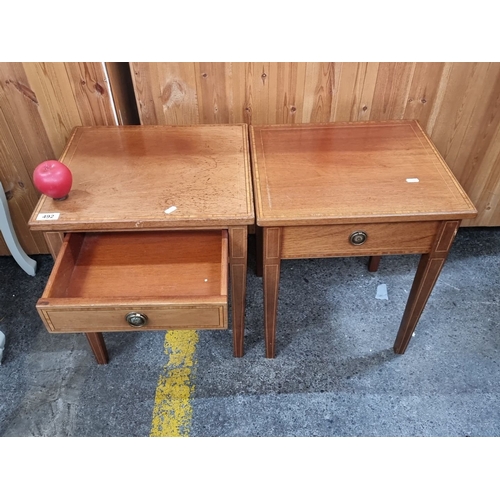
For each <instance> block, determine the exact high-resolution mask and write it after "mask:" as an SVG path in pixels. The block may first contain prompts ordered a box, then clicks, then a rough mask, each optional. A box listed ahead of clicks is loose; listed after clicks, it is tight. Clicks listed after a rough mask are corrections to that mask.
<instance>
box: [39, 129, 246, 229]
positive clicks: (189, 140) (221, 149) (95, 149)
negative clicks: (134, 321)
mask: <svg viewBox="0 0 500 500" xmlns="http://www.w3.org/2000/svg"><path fill="white" fill-rule="evenodd" d="M60 161H61V162H62V163H64V164H65V165H67V166H68V167H69V169H70V170H71V172H72V174H73V186H72V189H71V191H70V193H69V196H68V198H67V199H66V200H64V201H55V200H53V199H51V198H49V197H47V196H45V195H42V197H41V198H40V200H39V203H38V205H37V206H36V208H35V210H34V212H33V215H32V217H31V219H30V221H29V225H30V227H31V229H33V230H45V231H87V230H96V231H99V230H122V229H123V230H130V229H161V228H176V227H206V226H209V227H227V226H235V225H249V224H253V222H254V220H255V216H254V206H253V197H252V183H251V173H250V161H249V151H248V127H247V125H246V124H238V125H193V126H145V125H137V126H96V127H77V128H75V130H74V131H73V133H72V136H71V138H70V140H69V141H68V144H67V146H66V149H65V151H64V153H63V154H62V156H61V158H60ZM54 213H55V214H58V215H57V216H56V217H55V218H52V219H47V217H49V216H50V214H54ZM46 214H49V216H48V215H46Z"/></svg>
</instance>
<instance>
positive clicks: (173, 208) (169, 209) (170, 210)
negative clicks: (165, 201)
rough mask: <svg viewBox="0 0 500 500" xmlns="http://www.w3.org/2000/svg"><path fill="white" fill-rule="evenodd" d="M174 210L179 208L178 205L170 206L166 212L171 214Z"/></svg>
mask: <svg viewBox="0 0 500 500" xmlns="http://www.w3.org/2000/svg"><path fill="white" fill-rule="evenodd" d="M174 210H177V207H170V208H167V209H166V210H165V213H166V214H171V213H172V212H173V211H174Z"/></svg>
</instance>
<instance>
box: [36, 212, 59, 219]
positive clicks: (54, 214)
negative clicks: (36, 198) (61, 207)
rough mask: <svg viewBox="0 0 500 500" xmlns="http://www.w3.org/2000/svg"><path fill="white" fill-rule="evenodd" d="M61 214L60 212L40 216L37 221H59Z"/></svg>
mask: <svg viewBox="0 0 500 500" xmlns="http://www.w3.org/2000/svg"><path fill="white" fill-rule="evenodd" d="M60 215H61V214H60V213H59V212H52V213H50V214H49V213H45V214H38V215H37V216H36V220H57V219H59V216H60Z"/></svg>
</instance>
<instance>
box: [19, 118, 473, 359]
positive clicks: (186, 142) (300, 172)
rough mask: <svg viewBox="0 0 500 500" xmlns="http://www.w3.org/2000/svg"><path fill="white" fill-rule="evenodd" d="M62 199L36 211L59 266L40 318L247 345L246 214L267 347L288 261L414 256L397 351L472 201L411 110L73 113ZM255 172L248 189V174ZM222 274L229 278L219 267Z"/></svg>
mask: <svg viewBox="0 0 500 500" xmlns="http://www.w3.org/2000/svg"><path fill="white" fill-rule="evenodd" d="M60 160H61V161H62V162H63V163H65V164H66V165H67V166H68V167H69V168H70V170H71V171H72V173H73V187H72V190H71V192H70V194H69V197H68V198H67V199H66V200H64V201H55V200H52V199H50V198H48V197H46V196H44V195H43V196H42V197H41V198H40V201H39V203H38V205H37V206H36V208H35V210H34V213H33V215H32V217H31V219H30V222H29V224H30V227H31V229H32V230H40V231H44V233H45V239H46V241H47V243H48V245H49V248H50V251H51V253H52V255H53V256H54V258H55V265H54V268H53V270H52V274H51V276H50V278H49V280H48V283H47V286H46V289H45V291H44V294H43V296H42V297H41V298H40V299H39V301H38V303H37V309H38V311H39V313H40V316H41V318H42V319H43V322H44V324H45V326H46V327H47V329H48V331H49V332H53V333H72V332H85V334H86V336H87V338H88V341H89V343H90V346H91V348H92V350H93V352H94V355H95V357H96V359H97V362H98V363H101V364H104V363H107V362H108V354H107V351H106V346H105V343H104V339H103V335H102V332H107V331H117V332H125V331H130V330H136V329H140V328H143V329H145V330H166V329H171V328H176V329H184V328H185V329H191V328H194V329H225V328H228V282H229V279H230V283H231V300H232V330H233V342H234V355H235V356H237V357H240V356H242V355H243V351H244V348H243V340H244V323H245V295H246V275H247V241H248V231H249V227H254V224H256V226H255V227H256V235H257V238H256V240H257V273H258V274H261V273H262V275H263V286H264V317H265V349H266V353H265V354H266V357H268V358H272V357H274V356H275V337H276V313H277V304H278V290H279V281H280V263H281V260H282V259H300V258H315V257H340V256H342V257H345V256H369V257H370V264H369V265H370V269H371V270H376V268H377V265H378V260H379V259H380V256H382V255H386V254H422V257H421V259H420V264H419V266H418V269H417V273H416V276H415V279H414V283H413V287H412V289H411V292H410V295H409V299H408V303H407V306H406V310H405V312H404V315H403V319H402V322H401V326H400V329H399V332H398V334H397V337H396V342H395V344H394V350H395V352H397V353H400V354H402V353H404V352H405V349H406V347H407V345H408V343H409V341H410V339H411V335H412V333H413V331H414V329H415V326H416V324H417V322H418V319H419V317H420V315H421V313H422V311H423V309H424V307H425V304H426V302H427V299H428V297H429V295H430V293H431V291H432V288H433V286H434V283H435V282H436V280H437V278H438V276H439V273H440V271H441V268H442V266H443V264H444V261H445V259H446V257H447V255H448V251H449V249H450V246H451V244H452V242H453V240H454V237H455V234H456V232H457V229H458V227H459V226H460V222H461V220H462V219H464V218H472V217H475V215H476V213H477V212H476V209H475V208H474V206H473V204H472V202H471V201H470V200H469V198H468V197H467V195H466V193H465V192H464V190H463V189H462V187H461V186H460V184H459V183H458V182H457V180H456V179H455V177H454V176H453V174H452V173H451V171H450V169H449V168H448V167H447V165H446V163H445V162H444V160H443V159H442V158H441V156H440V155H439V153H438V152H437V150H436V148H435V147H434V145H433V144H432V142H431V141H430V139H429V138H428V137H427V135H426V134H425V133H424V131H423V130H422V128H421V127H420V126H419V124H418V122H417V121H386V122H357V123H334V124H307V125H269V126H247V125H245V124H238V125H196V126H195V125H193V126H120V127H118V126H116V127H77V128H76V129H75V130H74V131H73V134H72V136H71V138H70V140H69V142H68V144H67V147H66V149H65V151H64V153H63V155H62V157H61V158H60ZM252 186H253V187H252ZM228 275H229V276H228Z"/></svg>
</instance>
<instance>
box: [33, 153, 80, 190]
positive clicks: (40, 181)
mask: <svg viewBox="0 0 500 500" xmlns="http://www.w3.org/2000/svg"><path fill="white" fill-rule="evenodd" d="M33 182H34V184H35V187H36V188H37V189H38V191H40V192H41V193H43V194H45V195H47V196H50V197H51V198H54V199H55V200H64V199H66V198H67V197H68V193H69V192H70V190H71V185H72V183H73V176H72V175H71V170H70V169H69V168H68V167H67V166H66V165H64V163H61V162H60V161H57V160H46V161H44V162H42V163H40V165H38V166H37V167H36V168H35V170H34V172H33Z"/></svg>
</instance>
